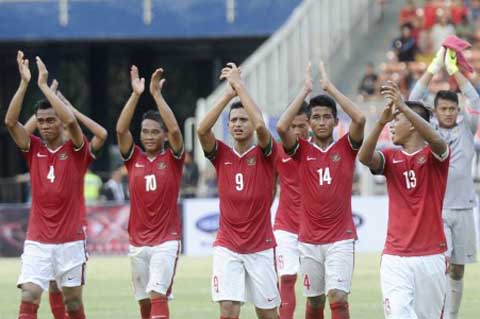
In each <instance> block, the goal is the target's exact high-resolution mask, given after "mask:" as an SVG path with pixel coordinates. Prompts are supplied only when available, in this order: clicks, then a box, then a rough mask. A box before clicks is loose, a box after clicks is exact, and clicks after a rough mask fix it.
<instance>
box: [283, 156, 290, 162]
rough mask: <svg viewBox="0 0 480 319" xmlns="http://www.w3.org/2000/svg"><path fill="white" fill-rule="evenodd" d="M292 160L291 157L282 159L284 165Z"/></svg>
mask: <svg viewBox="0 0 480 319" xmlns="http://www.w3.org/2000/svg"><path fill="white" fill-rule="evenodd" d="M291 160H292V158H291V157H287V158H282V163H286V162H288V161H291Z"/></svg>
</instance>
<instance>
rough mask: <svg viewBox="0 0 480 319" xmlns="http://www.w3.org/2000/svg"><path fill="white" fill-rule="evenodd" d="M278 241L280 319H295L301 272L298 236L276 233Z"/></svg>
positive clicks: (279, 231)
mask: <svg viewBox="0 0 480 319" xmlns="http://www.w3.org/2000/svg"><path fill="white" fill-rule="evenodd" d="M275 239H276V241H277V248H276V253H277V258H276V262H277V270H278V275H279V276H280V299H281V300H282V303H281V305H280V310H279V312H280V319H293V315H294V312H295V306H296V296H295V282H296V280H297V273H298V271H299V270H300V251H299V250H298V235H296V234H293V233H289V232H286V231H282V230H277V231H275Z"/></svg>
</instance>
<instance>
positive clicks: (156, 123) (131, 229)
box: [117, 65, 185, 319]
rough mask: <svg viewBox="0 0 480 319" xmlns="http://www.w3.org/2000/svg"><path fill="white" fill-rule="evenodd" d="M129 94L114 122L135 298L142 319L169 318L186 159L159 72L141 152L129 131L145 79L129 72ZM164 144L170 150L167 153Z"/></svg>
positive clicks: (154, 79)
mask: <svg viewBox="0 0 480 319" xmlns="http://www.w3.org/2000/svg"><path fill="white" fill-rule="evenodd" d="M130 77H131V85H132V90H133V92H132V94H131V96H130V98H129V99H128V101H127V103H126V104H125V106H124V108H123V110H122V113H121V114H120V117H119V118H118V122H117V138H118V146H119V148H120V153H121V154H122V156H123V158H124V161H125V165H126V167H127V171H128V186H129V189H130V219H129V222H128V233H129V236H130V248H129V256H130V258H131V264H132V279H133V286H134V291H135V298H136V299H137V300H138V302H139V304H140V312H141V316H142V319H149V318H169V309H168V297H169V295H170V292H171V287H172V284H173V277H174V275H175V267H176V264H177V259H178V254H179V251H180V238H181V224H180V215H179V212H178V206H177V199H178V194H179V191H180V182H181V178H182V169H183V162H184V158H185V156H184V155H185V154H184V146H183V137H182V133H181V131H180V127H179V126H178V123H177V120H176V119H175V115H174V114H173V112H172V110H171V109H170V107H169V106H168V104H167V102H166V101H165V99H164V98H163V95H162V88H163V85H164V84H165V79H164V78H162V77H163V69H156V70H155V72H154V73H153V74H152V77H151V79H150V94H151V95H152V97H153V99H154V101H155V103H156V105H157V109H158V111H153V110H152V111H147V112H146V113H145V114H144V115H143V119H142V126H141V131H140V142H141V143H142V146H143V149H144V150H142V149H141V148H140V147H139V146H137V145H135V143H134V141H133V137H132V134H131V133H130V130H129V127H130V123H131V121H132V118H133V114H134V113H135V108H136V107H137V104H138V100H139V98H140V96H141V95H142V93H143V91H144V90H145V79H144V78H141V79H140V78H139V75H138V69H137V67H136V66H134V65H133V66H132V68H131V70H130ZM166 138H168V142H169V148H168V149H166V148H165V139H166Z"/></svg>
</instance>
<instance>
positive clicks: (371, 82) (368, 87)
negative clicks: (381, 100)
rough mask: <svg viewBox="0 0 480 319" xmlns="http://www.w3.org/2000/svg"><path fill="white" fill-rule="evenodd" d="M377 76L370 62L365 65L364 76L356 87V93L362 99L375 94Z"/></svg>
mask: <svg viewBox="0 0 480 319" xmlns="http://www.w3.org/2000/svg"><path fill="white" fill-rule="evenodd" d="M377 84H378V75H377V74H376V73H375V69H374V65H373V63H372V62H369V63H367V68H366V71H365V75H364V76H363V78H362V81H361V82H360V85H359V86H358V93H359V94H361V95H363V97H369V96H372V95H375V94H376V93H377Z"/></svg>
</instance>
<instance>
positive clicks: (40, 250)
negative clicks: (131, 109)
mask: <svg viewBox="0 0 480 319" xmlns="http://www.w3.org/2000/svg"><path fill="white" fill-rule="evenodd" d="M52 246H53V245H45V244H40V243H37V242H33V241H29V240H27V241H25V243H24V246H23V254H22V269H21V272H20V276H19V278H18V281H17V287H18V288H20V289H21V304H20V309H19V314H18V317H19V318H21V319H36V318H37V311H38V307H39V304H40V299H41V296H42V292H43V291H44V290H47V289H48V282H49V280H50V278H53V277H54V268H53V260H52V258H51V255H52V252H51V250H52Z"/></svg>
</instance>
